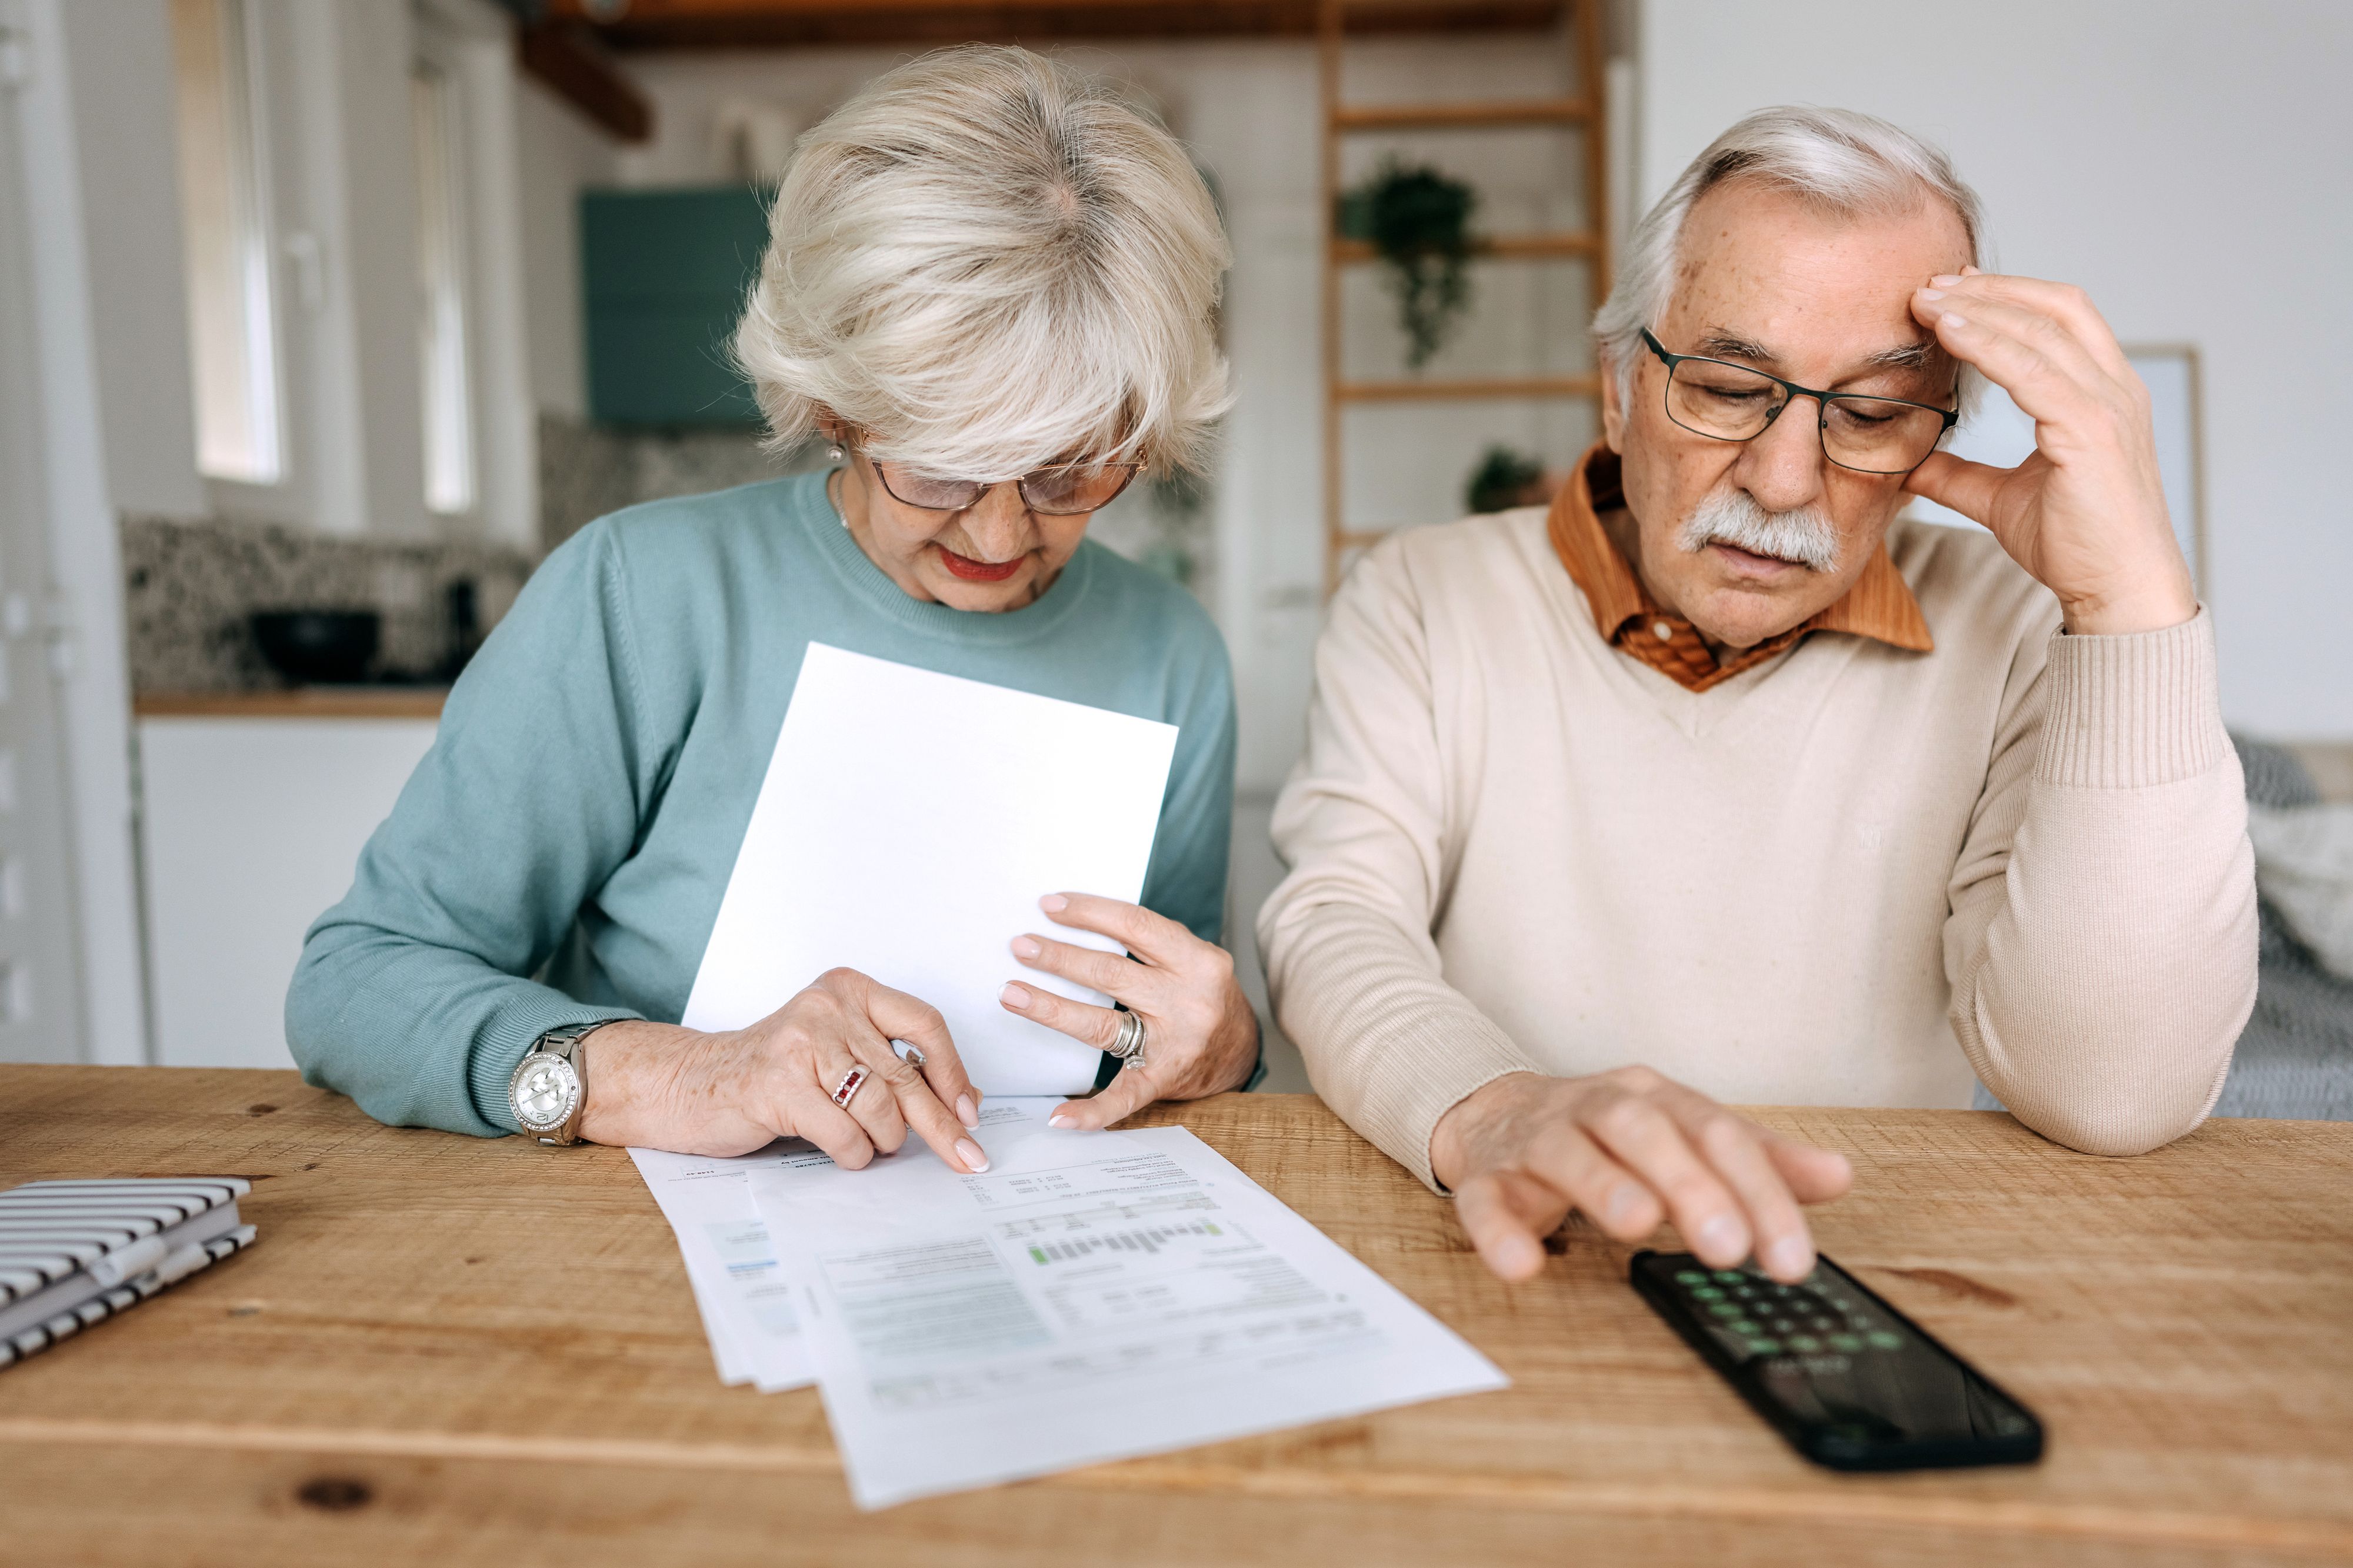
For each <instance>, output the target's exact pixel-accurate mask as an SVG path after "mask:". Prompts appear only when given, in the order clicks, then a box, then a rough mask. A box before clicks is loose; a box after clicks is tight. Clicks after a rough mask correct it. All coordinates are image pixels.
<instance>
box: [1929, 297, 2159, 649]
mask: <svg viewBox="0 0 2353 1568" xmlns="http://www.w3.org/2000/svg"><path fill="white" fill-rule="evenodd" d="M1912 313H1913V315H1915V316H1916V317H1917V318H1919V320H1920V322H1921V324H1922V325H1924V326H1926V327H1928V328H1930V329H1932V330H1933V331H1935V332H1936V341H1937V342H1940V343H1942V344H1943V345H1944V347H1945V349H1946V352H1947V353H1950V354H1951V355H1952V356H1953V357H1954V358H1956V359H1957V360H1960V361H1962V362H1964V363H1968V364H1973V365H1975V366H1976V367H1977V368H1978V370H1980V371H1982V372H1983V373H1984V374H1985V375H1986V377H1987V379H1988V380H1989V381H1991V382H1993V383H1994V384H1996V385H1998V386H2000V388H2001V389H2002V390H2003V391H2005V392H2007V393H2009V394H2010V398H2011V400H2012V401H2013V402H2015V403H2016V404H2017V405H2018V406H2019V407H2020V408H2021V409H2023V410H2025V412H2026V413H2027V414H2028V415H2029V416H2031V417H2032V419H2033V420H2034V452H2033V454H2032V455H2031V456H2030V457H2029V458H2027V459H2026V461H2024V462H2022V463H2021V464H2019V466H2018V467H2016V468H1990V467H1988V466H1987V465H1986V464H1983V463H1972V462H1969V461H1968V460H1967V459H1965V458H1957V457H1955V456H1953V455H1952V454H1951V453H1950V452H1936V453H1933V454H1931V455H1930V456H1929V458H1928V459H1927V461H1926V462H1924V463H1922V464H1921V465H1920V466H1919V468H1915V470H1913V473H1912V477H1911V478H1910V479H1906V480H1905V484H1904V488H1905V489H1908V490H1910V491H1912V492H1913V493H1914V494H1915V495H1922V496H1926V497H1927V498H1928V499H1929V500H1932V501H1936V502H1937V503H1938V504H1939V505H1943V506H1948V507H1950V508H1952V509H1953V510H1955V511H1957V512H1959V513H1960V514H1961V515H1962V516H1963V517H1966V518H1968V519H1970V520H1971V521H1976V522H1980V523H1983V524H1984V525H1985V526H1986V527H1987V528H1989V529H1990V530H1991V531H1993V535H1994V537H1995V538H1997V539H1999V540H2000V541H2001V543H2002V548H2003V549H2005V550H2007V551H2009V552H2010V555H2011V556H2012V557H2013V558H2014V559H2015V560H2016V561H2017V562H2018V563H2019V564H2020V565H2021V566H2023V567H2025V568H2026V570H2027V571H2028V573H2030V574H2031V575H2032V576H2033V577H2034V579H2035V581H2036V582H2038V583H2041V584H2042V585H2043V586H2044V587H2046V588H2048V589H2050V590H2051V591H2052V593H2053V594H2055V595H2058V596H2059V603H2060V605H2061V607H2062V608H2063V610H2064V611H2065V612H2066V616H2067V629H2068V630H2069V631H2071V632H2075V633H2078V634H2093V635H2099V634H2118V633H2126V632H2150V631H2158V630H2161V629H2162V628H2164V627H2166V626H2179V625H2180V624H2181V623H2182V622H2184V621H2186V620H2188V619H2189V618H2190V617H2191V616H2194V615H2196V614H2197V613H2198V599H2197V595H2196V593H2195V591H2194V590H2193V588H2192V586H2191V584H2190V579H2189V566H2188V564H2187V563H2185V562H2183V560H2182V559H2181V547H2180V545H2179V544H2178V543H2176V542H2174V536H2173V525H2172V523H2171V521H2169V520H2168V518H2167V515H2166V510H2165V486H2164V484H2163V483H2162V482H2161V480H2160V479H2159V478H2158V468H2157V437H2156V433H2155V431H2154V429H2153V428H2152V426H2151V424H2150V420H2149V412H2148V389H2147V387H2146V386H2144V385H2142V384H2141V379H2140V377H2139V375H2138V374H2136V373H2135V372H2134V370H2133V367H2132V362H2131V361H2129V360H2127V359H2126V357H2125V353H2124V350H2122V349H2121V348H2118V347H2117V346H2116V334H2115V333H2114V332H2111V331H2109V330H2108V324H2107V322H2105V321H2102V320H2101V319H2100V313H2099V311H2097V310H2094V309H2093V308H2092V301H2091V300H2088V299H2086V298H2085V297H2084V291H2083V290H2082V289H2074V288H2070V287H2069V286H2067V285H2066V284H2063V283H2044V282H2041V281H2038V280H2037V279H2031V278H2002V277H1997V276H1995V275H1993V274H1991V273H1985V272H1979V271H1978V269H1977V268H1974V267H1971V268H1965V269H1964V270H1963V272H1962V273H1961V274H1960V275H1959V276H1957V277H1943V278H1932V279H1929V280H1928V282H1927V284H1926V286H1924V287H1922V288H1920V289H1915V290H1914V292H1913V295H1912Z"/></svg>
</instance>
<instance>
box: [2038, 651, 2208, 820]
mask: <svg viewBox="0 0 2353 1568" xmlns="http://www.w3.org/2000/svg"><path fill="white" fill-rule="evenodd" d="M2043 679H2044V680H2045V681H2046V682H2048V684H2049V689H2050V707H2049V710H2048V711H2047V713H2046V714H2045V716H2044V719H2043V724H2042V755H2041V756H2040V757H2039V758H2038V759H2037V760H2036V763H2035V768H2034V776H2035V778H2036V780H2037V781H2038V782H2040V783H2043V784H2064V785H2068V786H2071V787H2073V788H2078V789H2137V788H2141V787H2144V786H2146V785H2149V784H2173V783H2176V782H2178V781H2179V780H2182V779H2187V778H2195V777H2197V776H2198V775H2199V774H2200V773H2205V772H2206V771H2207V770H2208V769H2210V768H2211V767H2213V766H2215V765H2216V764H2217V763H2219V762H2221V759H2222V758H2223V757H2224V756H2225V755H2227V754H2229V752H2230V750H2231V738H2230V736H2229V735H2228V734H2227V733H2225V732H2224V731H2223V728H2222V705H2221V695H2220V691H2219V689H2218V688H2217V686H2216V682H2215V675H2214V620H2213V616H2211V615H2210V614H2209V613H2208V611H2207V609H2206V607H2205V606H2204V605H2200V606H2199V608H2198V614H2197V615H2196V616H2192V617H2191V618H2190V619H2189V620H2187V621H2184V622H2183V623H2182V624H2181V625H2179V626H2168V627H2167V628H2166V629H2165V630H2163V631H2158V632H2139V633H2136V634H2134V635H2132V636H2129V637H2069V636H2066V635H2064V634H2063V633H2057V632H2054V633H2052V637H2051V662H2050V667H2049V668H2048V669H2047V671H2046V672H2045V673H2044V676H2043Z"/></svg>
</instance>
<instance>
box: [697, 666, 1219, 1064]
mask: <svg viewBox="0 0 2353 1568" xmlns="http://www.w3.org/2000/svg"><path fill="white" fill-rule="evenodd" d="M1175 756H1176V726H1175V725H1173V724H1163V723H1158V722H1155V721H1152V720H1148V719H1137V718H1134V717H1132V716H1130V715H1128V714H1124V713H1113V712H1111V711H1108V710H1104V709H1101V708H1090V707H1087V706H1085V705H1084V704H1082V703H1077V702H1064V701H1061V700H1058V699H1055V698H1050V697H1039V696H1037V695H1035V694H1034V693H1031V692H1026V691H1015V690H1011V689H1008V688H1005V687H1001V686H991V685H988V684H987V683H986V682H984V681H977V680H965V679H961V678H959V677H956V676H951V675H941V674H937V673H935V672H934V671H931V670H925V669H917V668H913V667H912V666H909V665H903V664H894V663H892V662H891V661H889V660H887V659H880V658H870V657H868V656H866V655H864V654H856V653H849V652H847V651H845V650H843V649H841V648H837V647H828V646H827V645H825V644H823V643H811V644H810V645H809V647H808V652H807V657H806V658H805V659H804V661H803V663H802V665H801V672H800V679H799V682H798V684H797V685H796V686H795V688H794V689H793V698H792V702H791V705H790V706H789V707H788V708H787V709H786V713H785V721H784V726H783V728H782V729H781V730H780V731H778V732H777V735H776V753H775V755H774V756H773V757H772V758H771V759H770V761H769V763H768V773H767V777H766V779H765V781H764V782H763V783H762V784H761V786H760V795H759V799H758V802H757V803H756V804H755V805H754V806H753V808H752V821H751V826H749V827H748V828H747V829H746V830H745V832H744V844H743V847H742V848H741V849H740V850H739V851H738V852H737V855H736V858H735V868H734V871H733V874H732V875H731V876H730V877H729V878H728V881H727V891H726V894H725V896H724V898H723V900H721V903H720V906H719V919H718V921H717V923H716V924H715V925H714V926H713V928H712V933H711V943H710V946H709V947H707V948H706V949H705V950H704V952H703V955H702V967H701V968H700V969H699V970H698V971H697V972H696V974H695V977H694V988H693V990H692V992H691V994H690V995H689V996H688V999H687V1005H686V1013H685V1016H684V1018H683V1020H682V1022H684V1023H685V1025H686V1026H688V1027H689V1028H693V1029H735V1028H741V1027H743V1026H744V1025H747V1024H751V1023H754V1022H756V1021H757V1020H759V1019H761V1018H763V1017H765V1016H767V1015H768V1014H770V1013H773V1012H774V1011H776V1009H777V1008H778V1007H780V1006H782V1005H784V1004H785V1003H786V1001H787V1000H788V999H790V998H791V997H792V995H793V994H795V993H796V992H798V991H799V990H801V989H802V988H803V987H805V986H807V984H809V983H810V982H811V981H813V980H815V979H816V978H817V977H818V975H820V974H822V973H825V972H826V971H827V970H828V969H832V968H835V967H837V966H846V967H848V968H851V969H856V970H859V971H861V972H862V973H866V974H869V975H871V976H872V977H873V978H875V979H877V980H880V981H881V982H882V983H883V984H887V985H891V986H894V987H896V988H897V989H899V990H901V991H904V992H907V993H908V994H911V995H914V996H918V997H921V998H922V999H923V1000H924V1001H925V1002H928V1003H930V1004H931V1005H933V1006H934V1007H936V1008H938V1009H939V1010H940V1012H941V1014H942V1015H944V1016H945V1017H946V1019H947V1025H948V1032H949V1034H950V1036H951V1037H953V1038H954V1039H955V1045H956V1049H957V1051H958V1052H959V1053H961V1055H962V1056H963V1058H964V1061H965V1068H966V1070H967V1071H969V1072H970V1073H971V1075H972V1078H973V1081H974V1082H975V1083H976V1084H978V1085H979V1086H980V1088H981V1089H982V1091H983V1092H984V1093H988V1094H1006V1095H1037V1094H1075V1093H1081V1092H1083V1091H1084V1090H1086V1089H1090V1088H1092V1086H1093V1084H1094V1080H1095V1071H1096V1068H1097V1067H1098V1065H1099V1064H1100V1062H1101V1061H1102V1053H1101V1052H1099V1051H1096V1050H1094V1049H1093V1048H1092V1047H1087V1046H1082V1045H1081V1044H1079V1043H1078V1042H1077V1041H1075V1040H1072V1039H1071V1038H1070V1037H1068V1036H1065V1035H1060V1034H1057V1033H1055V1032H1054V1031H1053V1030H1051V1029H1049V1028H1047V1027H1045V1026H1043V1025H1040V1024H1034V1023H1031V1022H1030V1021H1029V1019H1027V1018H1023V1017H1020V1016H1017V1015H1015V1014H1012V1013H1008V1012H1007V1011H1006V1010H1005V1009H1004V1008H1003V1007H1001V1006H999V1005H997V993H998V992H999V991H1000V990H1001V989H1002V988H1003V986H1004V984H1005V983H1006V982H1007V981H1008V980H1012V979H1017V978H1018V979H1019V980H1020V981H1021V982H1022V983H1023V984H1027V985H1036V986H1041V987H1043V988H1045V989H1048V990H1050V991H1054V992H1058V993H1060V994H1063V995H1066V996H1071V997H1076V998H1078V999H1080V1000H1082V1001H1088V1002H1093V1003H1096V1004H1098V1005H1103V1004H1104V1003H1105V1002H1106V1001H1107V998H1105V997H1103V996H1102V995H1100V994H1097V993H1095V992H1092V991H1090V990H1088V989H1086V988H1085V987H1083V986H1079V985H1073V984H1070V983H1068V982H1066V981H1062V980H1060V979H1057V978H1055V977H1053V976H1051V975H1048V974H1043V973H1039V972H1037V971H1034V970H1025V969H1023V968H1022V967H1021V965H1020V964H1019V963H1017V962H1016V961H1015V959H1014V957H1013V955H1012V953H1011V952H1010V951H1009V950H1008V944H1009V943H1010V942H1012V940H1013V939H1014V938H1015V937H1017V936H1018V935H1020V934H1021V933H1022V932H1024V931H1043V932H1046V933H1049V934H1051V935H1053V936H1056V937H1059V938H1060V940H1062V941H1064V942H1073V943H1082V944H1084V945H1087V946H1090V947H1097V948H1101V949H1103V950H1105V951H1108V952H1119V951H1121V950H1120V948H1119V946H1118V944H1117V943H1115V942H1111V941H1109V940H1108V939H1105V938H1099V937H1094V936H1092V935H1090V934H1088V933H1086V932H1084V931H1071V930H1066V929H1064V928H1060V927H1057V926H1054V925H1052V924H1051V923H1050V922H1049V921H1047V920H1046V917H1045V915H1044V914H1043V912H1041V911H1040V910H1039V908H1038V900H1039V899H1040V898H1042V897H1044V896H1045V895H1046V894H1048V893H1053V892H1086V893H1095V894H1100V895H1102V896H1104V897H1107V898H1113V899H1121V900H1126V901H1128V902H1130V903H1134V902H1136V901H1138V900H1141V899H1142V897H1143V895H1144V877H1145V868H1146V867H1147V866H1148V865H1149V863H1150V861H1151V858H1152V839H1153V835H1154V833H1155V830H1156V829H1157V827H1158V826H1159V821H1160V803H1161V798H1162V796H1163V795H1165V794H1166V790H1167V785H1168V769H1169V764H1170V763H1171V762H1172V761H1173V760H1174V758H1175Z"/></svg>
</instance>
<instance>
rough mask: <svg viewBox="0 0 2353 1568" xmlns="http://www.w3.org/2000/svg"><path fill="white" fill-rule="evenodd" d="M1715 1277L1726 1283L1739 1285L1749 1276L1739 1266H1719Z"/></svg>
mask: <svg viewBox="0 0 2353 1568" xmlns="http://www.w3.org/2000/svg"><path fill="white" fill-rule="evenodd" d="M1715 1277H1716V1278H1717V1279H1721V1280H1723V1281H1724V1282H1725V1284H1726V1285H1738V1284H1740V1283H1742V1282H1743V1281H1745V1280H1746V1279H1747V1278H1748V1276H1747V1275H1746V1274H1743V1273H1742V1272H1741V1271H1740V1270H1739V1269H1737V1268H1719V1269H1717V1270H1716V1271H1715Z"/></svg>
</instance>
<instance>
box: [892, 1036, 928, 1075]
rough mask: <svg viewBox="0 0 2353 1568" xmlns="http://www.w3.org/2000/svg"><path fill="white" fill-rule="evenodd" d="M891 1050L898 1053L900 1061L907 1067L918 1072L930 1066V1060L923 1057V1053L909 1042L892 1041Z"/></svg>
mask: <svg viewBox="0 0 2353 1568" xmlns="http://www.w3.org/2000/svg"><path fill="white" fill-rule="evenodd" d="M891 1048H892V1050H894V1051H896V1052H898V1053H899V1059H900V1060H901V1061H902V1062H905V1063H906V1064H907V1065H908V1066H909V1067H911V1068H914V1069H916V1070H917V1071H918V1072H920V1071H922V1070H923V1068H925V1067H927V1066H929V1065H930V1058H927V1057H925V1056H924V1055H923V1051H922V1050H921V1049H920V1048H918V1047H916V1046H915V1045H914V1044H913V1042H911V1041H907V1040H893V1041H892V1042H891Z"/></svg>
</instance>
